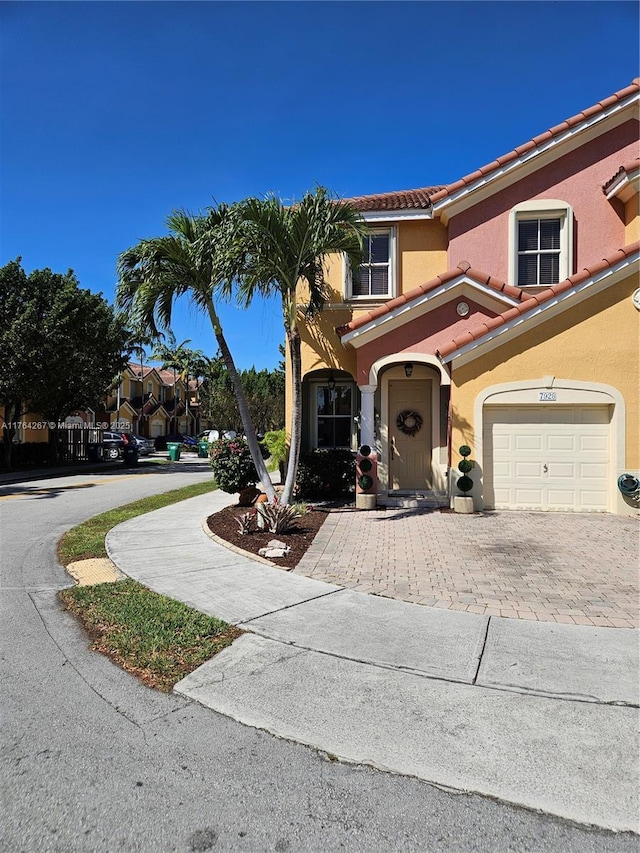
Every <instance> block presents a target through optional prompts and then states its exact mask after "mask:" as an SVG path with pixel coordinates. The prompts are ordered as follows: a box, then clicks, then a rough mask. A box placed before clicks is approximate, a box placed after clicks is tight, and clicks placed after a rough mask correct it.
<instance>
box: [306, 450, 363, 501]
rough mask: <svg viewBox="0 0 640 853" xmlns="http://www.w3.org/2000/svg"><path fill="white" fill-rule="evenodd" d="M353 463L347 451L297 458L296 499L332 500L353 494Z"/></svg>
mask: <svg viewBox="0 0 640 853" xmlns="http://www.w3.org/2000/svg"><path fill="white" fill-rule="evenodd" d="M355 480H356V463H355V458H354V456H353V453H351V451H350V450H340V449H338V448H331V449H327V450H323V449H321V448H319V449H317V450H312V451H311V452H310V453H305V454H304V455H303V456H301V457H300V464H299V466H298V476H297V479H296V498H320V499H322V498H324V499H327V500H332V499H335V498H341V497H345V496H346V495H349V494H351V493H352V492H353V490H354V488H355Z"/></svg>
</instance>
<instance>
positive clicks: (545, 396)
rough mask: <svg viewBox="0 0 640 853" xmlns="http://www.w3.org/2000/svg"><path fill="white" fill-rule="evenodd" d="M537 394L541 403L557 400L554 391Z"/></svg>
mask: <svg viewBox="0 0 640 853" xmlns="http://www.w3.org/2000/svg"><path fill="white" fill-rule="evenodd" d="M538 393H539V395H540V396H539V397H538V399H539V400H540V402H541V403H549V402H554V401H555V400H557V399H558V398H557V396H556V392H555V391H540V392H538Z"/></svg>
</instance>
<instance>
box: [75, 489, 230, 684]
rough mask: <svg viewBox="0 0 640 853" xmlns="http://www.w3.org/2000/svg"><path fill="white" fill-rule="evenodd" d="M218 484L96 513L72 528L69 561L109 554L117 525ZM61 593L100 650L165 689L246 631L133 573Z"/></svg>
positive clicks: (162, 495)
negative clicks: (160, 590)
mask: <svg viewBox="0 0 640 853" xmlns="http://www.w3.org/2000/svg"><path fill="white" fill-rule="evenodd" d="M215 488H216V486H215V484H214V483H212V482H209V483H198V484H196V485H193V486H186V487H185V488H183V489H176V490H174V491H172V492H165V493H164V494H161V495H153V496H152V497H149V498H142V499H141V500H138V501H134V502H133V503H130V504H126V505H125V506H121V507H118V508H117V509H112V510H109V511H108V512H103V513H101V514H100V515H96V516H95V517H94V518H90V519H89V520H88V521H85V522H84V523H83V524H79V525H78V526H77V527H74V528H72V529H71V530H69V531H68V532H67V533H65V535H64V536H63V537H62V539H61V540H60V544H59V546H58V558H59V560H60V562H61V563H62V564H63V565H65V566H67V565H68V564H69V563H72V562H74V561H75V560H84V559H90V558H93V557H105V556H106V550H105V545H104V538H105V536H106V534H107V533H108V532H109V530H111V528H112V527H115V526H116V525H117V524H120V523H121V522H123V521H127V519H129V518H134V517H135V516H136V515H142V514H144V513H147V512H151V511H152V510H154V509H160V508H161V507H164V506H169V505H170V504H172V503H177V502H178V501H182V500H186V499H187V498H192V497H196V496H197V495H202V494H206V493H207V492H211V491H214V490H215ZM59 597H60V600H61V601H62V602H63V604H64V606H65V607H66V608H67V610H69V611H70V612H71V613H73V614H75V615H76V616H77V617H78V619H79V620H80V621H81V622H82V624H83V626H84V627H85V629H86V630H87V632H88V634H89V636H90V638H91V642H92V645H91V647H92V648H93V649H95V650H96V651H99V652H102V653H103V654H105V655H108V656H109V657H110V658H111V659H112V660H113V661H114V662H116V663H117V664H118V665H119V666H121V667H122V668H123V669H125V670H126V671H127V672H131V673H132V674H134V675H136V676H137V677H138V678H140V679H141V680H142V681H143V682H144V683H145V684H147V685H148V686H150V687H155V688H156V689H158V690H163V691H165V692H169V691H171V690H172V688H173V686H174V684H175V683H176V682H177V681H179V680H180V679H181V678H184V676H185V675H187V674H188V673H190V672H192V671H193V670H194V669H196V668H197V667H198V666H200V664H202V663H204V662H205V661H206V660H208V659H209V658H211V657H213V655H215V654H217V653H218V652H220V651H222V649H224V648H226V647H227V646H229V645H230V644H231V643H232V642H233V641H234V640H235V639H236V637H239V636H240V634H241V633H242V631H240V630H239V629H238V628H234V627H233V626H232V625H228V624H227V623H226V622H222V621H221V620H220V619H214V618H213V617H211V616H206V615H205V614H203V613H200V612H199V611H198V610H194V609H193V608H192V607H187V606H186V605H185V604H181V603H180V602H178V601H174V600H173V599H172V598H167V597H166V596H164V595H159V594H158V593H156V592H152V591H151V590H150V589H147V587H145V586H143V585H142V584H140V583H138V582H137V581H134V580H131V579H129V578H127V579H125V580H119V581H115V582H114V583H101V584H94V585H93V586H74V587H70V588H69V589H65V590H62V591H61V592H60V593H59Z"/></svg>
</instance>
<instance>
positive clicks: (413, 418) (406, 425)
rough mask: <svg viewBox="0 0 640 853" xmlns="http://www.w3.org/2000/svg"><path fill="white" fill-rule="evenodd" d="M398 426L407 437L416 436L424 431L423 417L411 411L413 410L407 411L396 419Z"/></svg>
mask: <svg viewBox="0 0 640 853" xmlns="http://www.w3.org/2000/svg"><path fill="white" fill-rule="evenodd" d="M396 426H397V427H398V429H399V430H400V432H403V433H404V434H405V435H410V436H414V435H415V434H416V433H417V432H420V430H421V429H422V416H421V415H419V414H418V412H413V411H411V409H405V411H404V412H400V414H399V415H398V417H397V418H396Z"/></svg>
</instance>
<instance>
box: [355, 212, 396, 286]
mask: <svg viewBox="0 0 640 853" xmlns="http://www.w3.org/2000/svg"><path fill="white" fill-rule="evenodd" d="M363 250H364V263H362V264H361V265H360V267H359V269H358V275H357V276H356V275H352V274H351V273H350V271H348V275H347V296H348V298H350V299H386V298H389V297H392V296H395V292H396V282H395V252H396V235H395V228H375V229H373V230H371V231H370V232H369V234H368V235H367V236H366V237H365V239H364V245H363Z"/></svg>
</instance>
